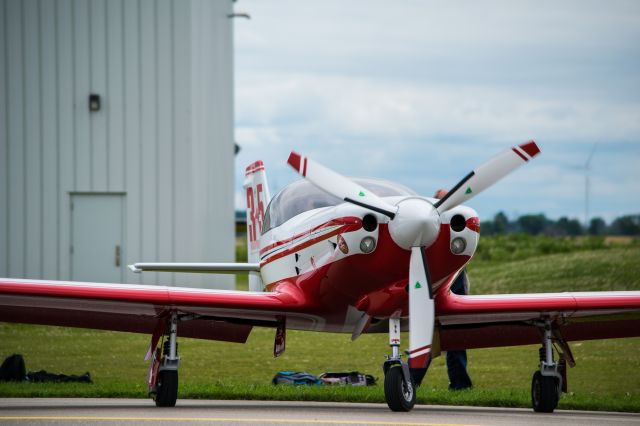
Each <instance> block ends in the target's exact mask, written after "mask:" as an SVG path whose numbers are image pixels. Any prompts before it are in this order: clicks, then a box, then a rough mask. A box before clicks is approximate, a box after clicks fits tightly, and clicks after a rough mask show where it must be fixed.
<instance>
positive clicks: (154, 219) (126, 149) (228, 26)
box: [0, 0, 235, 287]
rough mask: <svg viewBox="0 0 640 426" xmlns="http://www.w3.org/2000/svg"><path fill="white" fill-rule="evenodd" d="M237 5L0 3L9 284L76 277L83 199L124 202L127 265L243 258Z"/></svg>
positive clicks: (4, 264)
mask: <svg viewBox="0 0 640 426" xmlns="http://www.w3.org/2000/svg"><path fill="white" fill-rule="evenodd" d="M232 7H233V2H232V1H231V0H225V1H205V0H190V1H180V0H158V1H156V0H51V1H47V0H25V1H20V0H0V25H1V26H2V29H1V30H0V61H1V62H0V65H1V67H0V69H2V70H3V73H2V76H1V78H0V99H2V102H0V203H1V204H2V208H0V276H9V277H27V278H41V279H63V280H64V279H70V278H71V268H70V265H71V260H72V258H71V256H72V255H71V250H72V247H71V219H70V218H71V198H72V196H73V195H74V194H105V195H108V194H116V193H117V194H124V198H125V201H124V203H125V204H124V205H125V220H124V235H125V238H124V247H122V259H123V261H122V264H123V268H124V267H125V265H126V264H127V263H132V262H136V261H193V262H206V261H223V262H228V261H233V260H234V247H235V245H234V231H233V230H234V212H233V176H234V174H233V168H234V142H233V37H232V20H231V19H229V18H228V17H227V15H228V14H230V13H232ZM92 93H95V94H98V95H100V100H101V108H100V110H99V111H95V112H92V111H90V110H89V95H90V94H92ZM123 277H124V279H123V281H125V282H131V283H139V282H143V283H159V284H177V285H198V286H211V285H217V286H219V287H220V286H221V287H229V286H231V285H232V283H233V277H228V276H222V277H220V276H215V277H214V276H211V275H207V276H198V275H175V274H155V273H149V274H143V275H138V274H133V273H130V272H129V271H128V270H124V271H123Z"/></svg>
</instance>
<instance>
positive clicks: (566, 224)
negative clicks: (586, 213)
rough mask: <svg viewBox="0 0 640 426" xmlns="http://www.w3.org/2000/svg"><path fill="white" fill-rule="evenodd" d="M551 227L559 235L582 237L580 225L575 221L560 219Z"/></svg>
mask: <svg viewBox="0 0 640 426" xmlns="http://www.w3.org/2000/svg"><path fill="white" fill-rule="evenodd" d="M553 227H554V228H555V229H557V230H558V234H559V235H571V236H576V235H582V225H580V222H578V220H577V219H568V218H566V217H561V218H560V219H558V221H557V222H556V223H555V224H554V225H553Z"/></svg>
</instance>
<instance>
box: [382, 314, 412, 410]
mask: <svg viewBox="0 0 640 426" xmlns="http://www.w3.org/2000/svg"><path fill="white" fill-rule="evenodd" d="M389 345H390V346H391V355H390V356H388V357H387V360H386V361H385V362H384V365H383V366H382V368H383V370H384V399H385V401H386V402H387V405H388V406H389V408H390V409H391V411H411V410H412V409H413V406H414V405H416V388H415V385H414V382H413V379H412V378H411V373H410V371H409V365H408V364H407V363H406V362H404V361H402V358H401V356H400V318H390V319H389Z"/></svg>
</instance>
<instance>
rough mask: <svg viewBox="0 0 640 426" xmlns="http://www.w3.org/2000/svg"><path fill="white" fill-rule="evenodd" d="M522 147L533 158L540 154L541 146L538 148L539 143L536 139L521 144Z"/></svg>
mask: <svg viewBox="0 0 640 426" xmlns="http://www.w3.org/2000/svg"><path fill="white" fill-rule="evenodd" d="M520 148H521V149H522V150H523V151H524V152H526V153H527V154H529V156H530V157H531V158H533V157H535V156H536V155H538V154H540V148H538V145H537V144H536V143H535V142H534V141H529V142H527V143H523V144H522V145H520Z"/></svg>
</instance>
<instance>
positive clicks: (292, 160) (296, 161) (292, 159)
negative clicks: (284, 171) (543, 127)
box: [287, 151, 301, 173]
mask: <svg viewBox="0 0 640 426" xmlns="http://www.w3.org/2000/svg"><path fill="white" fill-rule="evenodd" d="M300 158H301V157H300V154H298V153H297V152H295V151H291V154H289V159H288V160H287V163H289V165H290V166H291V167H293V168H294V169H295V171H296V172H298V173H300Z"/></svg>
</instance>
